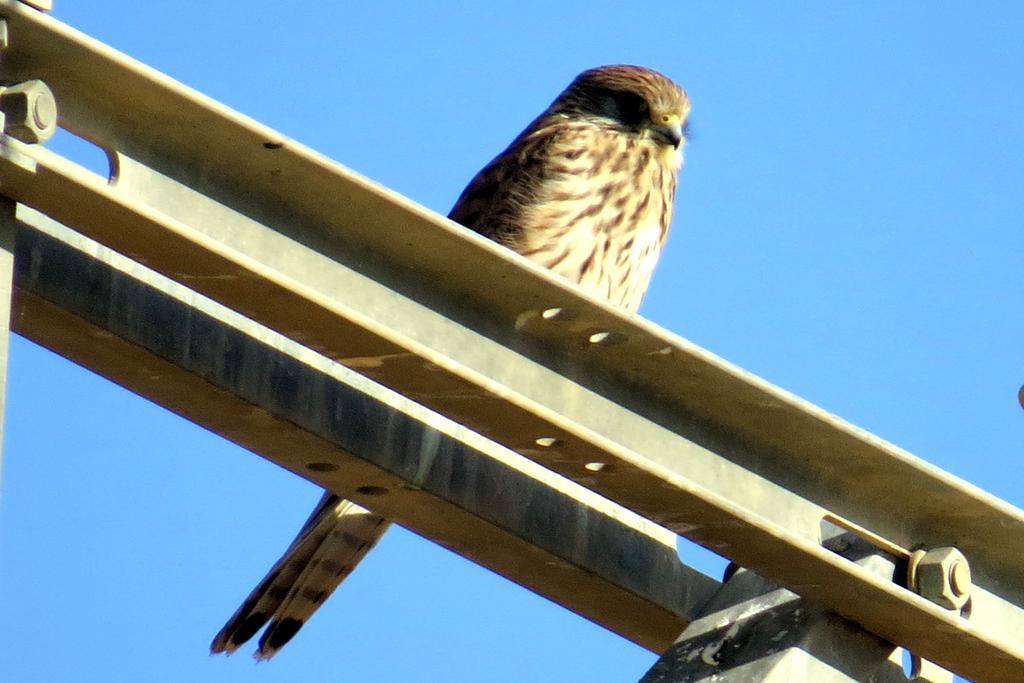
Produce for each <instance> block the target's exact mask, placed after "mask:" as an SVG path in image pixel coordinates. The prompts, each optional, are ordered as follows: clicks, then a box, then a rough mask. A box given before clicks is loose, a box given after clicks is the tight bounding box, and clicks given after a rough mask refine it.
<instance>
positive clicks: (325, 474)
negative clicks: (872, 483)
mask: <svg viewBox="0 0 1024 683" xmlns="http://www.w3.org/2000/svg"><path fill="white" fill-rule="evenodd" d="M16 254H17V259H16V278H15V285H16V287H17V289H16V298H15V301H16V307H15V310H16V317H15V329H16V331H17V332H19V333H20V334H23V335H24V336H26V337H28V338H29V339H31V340H33V341H35V342H37V343H39V344H41V345H43V346H45V347H47V348H49V349H52V350H53V351H56V352H57V353H59V354H61V355H63V356H65V357H67V358H69V359H71V360H73V361H74V362H76V363H78V364H79V365H82V366H84V367H86V368H88V369H90V370H93V371H94V372H97V373H98V374H100V375H103V376H104V377H107V378H109V379H111V380H113V381H115V382H117V383H118V384H121V385H122V386H124V387H126V388H128V389H130V390H131V391H134V392H135V393H138V394H140V395H141V396H144V397H146V398H148V399H150V400H152V401H154V402H156V403H158V404H160V405H162V406H164V407H166V408H168V409H170V410H172V411H174V412H175V413H177V414H179V415H182V416H183V417H186V418H188V419H190V420H192V421H194V422H196V423H197V424H200V425H202V426H203V427H206V428H207V429H210V430H211V431H214V432H216V433H218V434H220V435H222V436H224V437H226V438H228V439H231V440H232V441H234V442H235V443H238V444H239V445H241V446H243V447H245V448H248V449H250V450H252V451H254V452H256V453H259V454H261V455H264V456H266V457H267V458H269V459H271V460H272V461H274V462H276V463H278V464H280V465H282V466H284V467H286V468H288V469H290V470H291V471H293V472H295V473H296V474H299V475H300V476H303V477H305V478H307V479H309V480H311V481H314V482H316V483H317V484H320V485H321V486H324V487H327V488H330V489H332V490H334V491H337V492H339V493H342V494H343V495H345V496H347V497H350V498H353V499H355V500H357V501H359V502H360V503H362V504H363V505H366V506H367V507H370V508H372V509H374V510H376V511H378V512H381V513H382V514H386V515H388V516H389V517H391V518H392V519H395V520H396V521H398V522H399V523H401V524H403V525H404V526H406V527H408V528H410V529H412V530H413V531H416V532H417V533H420V534H422V535H424V536H427V537H429V538H431V539H433V540H435V541H437V542H438V543H440V544H441V545H443V546H445V547H447V548H450V549H452V550H454V551H455V552H457V553H459V554H460V555H463V556H465V557H467V558H469V559H471V560H473V561H475V562H478V563H479V564H482V565H484V566H485V567H488V568H490V569H492V570H493V571H496V572H498V573H500V574H502V575H504V576H506V577H507V578H509V579H511V580H513V581H516V582H517V583H520V584H522V585H524V586H526V587H528V588H530V589H531V590H534V591H535V592H537V593H539V594H541V595H543V596H545V597H547V598H549V599H551V600H553V601H555V602H557V603H559V604H562V605H564V606H565V607H567V608H569V609H571V610H573V611H575V612H577V613H579V614H581V615H582V616H585V617H587V618H588V619H590V620H592V621H594V622H596V623H598V624H601V625H602V626H605V627H606V628H608V629H610V630H612V631H615V632H616V633H619V634H620V635H622V636H624V637H626V638H628V639H630V640H632V641H633V642H635V643H637V644H639V645H642V646H644V647H647V648H648V649H650V650H652V651H654V652H660V651H661V650H663V649H664V648H665V647H667V646H668V644H669V643H671V642H672V639H673V638H674V637H675V634H676V633H677V632H678V631H679V630H680V629H681V628H682V627H683V626H685V624H686V623H687V622H688V621H689V619H690V618H691V617H692V615H694V614H696V612H697V610H698V609H699V608H700V606H701V605H702V604H703V603H704V602H706V601H707V599H708V598H709V597H710V596H711V595H712V594H713V592H714V591H715V590H716V589H717V587H718V586H719V582H718V581H716V580H714V579H712V578H710V577H707V576H705V575H703V574H701V573H699V572H697V571H695V570H693V569H690V568H689V567H687V566H685V565H683V564H682V563H681V562H680V561H679V557H678V555H677V553H676V547H675V542H676V536H675V534H673V533H671V532H669V531H667V530H665V529H663V528H660V527H658V526H656V525H654V524H652V523H650V522H648V521H646V520H644V519H642V518H640V517H638V516H637V515H634V514H632V513H630V512H629V511H627V510H624V509H622V508H620V507H619V506H617V505H615V504H613V503H610V502H609V501H607V500H605V499H603V498H600V497H599V496H596V495H594V494H592V493H590V492H589V491H587V490H586V489H584V488H582V487H579V486H576V485H573V484H572V483H571V482H568V481H566V480H565V479H562V478H561V477H557V476H555V475H552V474H551V473H550V472H548V471H546V470H544V469H542V468H540V467H537V466H536V465H534V464H533V463H531V462H529V461H527V460H524V459H523V458H521V457H519V456H516V455H515V454H513V453H511V452H509V451H507V450H506V449H504V448H501V447H500V446H498V445H496V444H494V443H491V442H489V441H488V440H486V439H483V438H481V437H480V436H478V435H476V434H474V433H472V432H471V431H469V430H467V429H465V428H463V427H460V426H458V425H456V424H454V423H452V422H450V421H449V420H446V419H445V418H443V417H441V416H439V415H437V414H436V413H433V412H431V411H429V410H427V409H425V408H422V407H421V406H418V405H416V404H415V403H413V402H412V401H409V400H408V399H405V398H402V397H401V396H398V395H396V394H395V393H394V392H392V391H390V390H388V389H386V388H384V387H381V386H380V385H377V384H376V383H374V382H372V381H370V380H367V379H366V378H364V377H362V376H361V375H358V374H357V373H355V372H353V371H351V370H347V369H345V368H344V367H342V366H340V365H338V364H337V363H332V362H331V361H329V360H327V359H326V358H324V357H323V356H320V355H318V354H316V353H313V352H312V351H309V350H308V349H306V348H305V347H303V346H301V345H299V344H296V343H295V342H293V341H291V340H288V339H285V338H284V337H282V336H281V335H279V334H276V333H274V332H272V331H270V330H268V329H267V328H265V327H263V326H261V325H258V324H256V323H254V322H252V321H251V320H247V319H246V318H244V317H242V316H240V315H238V314H237V313H234V312H232V311H230V310H228V309H226V308H224V307H223V306H220V305H218V304H216V303H214V302H212V301H210V300H209V299H206V298H205V297H202V296H198V295H196V294H195V293H194V292H191V291H189V290H188V289H186V288H184V287H181V286H179V285H175V284H174V283H172V282H171V281H169V280H167V278H164V277H162V276H160V275H158V274H156V273H154V272H153V271H151V270H149V269H147V268H145V267H142V266H139V265H138V264H135V263H133V262H131V261H130V260H128V259H126V258H124V257H123V256H120V255H118V254H116V253H113V252H111V251H110V250H109V249H106V248H103V247H101V246H100V245H98V244H96V243H95V242H93V241H91V240H89V239H86V238H84V237H82V236H81V235H78V234H76V233H74V232H72V231H71V230H68V229H67V228H65V227H64V226H61V225H60V224H58V223H56V222H54V221H52V220H50V219H48V218H46V217H45V216H43V215H41V214H39V213H37V212H35V211H33V210H32V209H29V208H27V207H25V206H19V207H18V233H17V250H16Z"/></svg>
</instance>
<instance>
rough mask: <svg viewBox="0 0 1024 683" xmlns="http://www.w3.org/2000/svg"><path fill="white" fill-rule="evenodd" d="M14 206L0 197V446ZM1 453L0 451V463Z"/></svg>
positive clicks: (1, 438)
mask: <svg viewBox="0 0 1024 683" xmlns="http://www.w3.org/2000/svg"><path fill="white" fill-rule="evenodd" d="M16 206H17V205H16V204H15V203H14V202H12V201H11V200H10V199H7V198H6V197H0V444H2V443H3V434H4V419H3V418H4V405H5V403H6V397H7V349H8V346H9V343H10V340H9V338H10V336H11V335H10V331H11V287H12V284H13V274H14V226H15V219H14V212H15V209H16ZM2 461H3V451H2V450H0V462H2Z"/></svg>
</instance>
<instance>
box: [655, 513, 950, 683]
mask: <svg viewBox="0 0 1024 683" xmlns="http://www.w3.org/2000/svg"><path fill="white" fill-rule="evenodd" d="M825 526H826V527H827V529H826V531H825V532H826V533H828V534H829V535H830V536H831V537H830V538H829V539H828V541H826V542H825V545H826V547H828V548H830V549H831V550H833V551H834V552H836V553H837V554H840V555H842V556H843V557H845V558H847V559H848V560H851V561H853V562H856V563H857V564H858V565H860V566H861V567H864V568H865V569H868V570H869V571H871V572H873V573H875V574H878V575H880V576H885V577H886V578H892V577H893V576H894V573H895V572H901V573H902V572H905V570H906V567H905V561H903V560H896V559H894V558H892V557H890V556H888V555H885V554H882V553H881V552H879V551H878V550H877V548H875V547H874V546H872V545H870V544H869V543H867V542H866V541H864V540H863V539H861V538H859V537H857V536H856V535H854V534H852V533H850V532H844V531H842V530H841V529H838V528H837V527H834V526H833V525H831V524H827V523H826V524H825ZM833 534H834V535H833ZM902 654H903V651H902V649H901V648H898V647H896V646H895V645H893V644H892V643H889V642H886V641H885V640H883V639H881V638H879V637H877V636H875V635H872V634H871V633H869V632H867V631H865V630H864V629H862V628H861V627H860V626H858V625H857V624H855V623H854V622H852V621H848V620H847V619H844V618H842V617H840V616H838V615H837V614H835V613H834V612H830V611H829V610H827V609H826V608H824V607H823V606H821V605H820V604H817V603H814V602H812V601H810V600H807V599H805V598H801V597H800V596H798V595H796V594H795V593H793V592H791V591H788V590H786V589H785V588H781V587H779V586H778V584H775V583H773V582H771V581H769V580H767V579H764V578H762V577H761V576H758V575H757V574H755V573H754V572H752V571H748V570H745V569H738V570H737V571H735V572H733V573H732V574H731V576H730V577H729V578H728V580H727V581H726V582H725V583H724V584H723V585H722V588H721V589H720V590H719V591H718V592H717V593H716V594H715V595H714V597H712V598H711V600H709V601H708V603H707V604H706V605H705V606H704V608H703V609H702V610H701V614H700V616H699V617H698V618H697V619H696V620H695V621H693V622H691V623H690V625H689V626H688V627H687V628H686V630H684V631H683V633H682V635H680V636H679V638H678V639H677V640H676V642H675V643H673V644H672V646H671V647H670V648H669V649H668V650H667V651H666V652H665V653H664V654H663V655H662V656H661V659H659V660H658V662H657V663H656V664H655V665H654V666H653V667H652V668H651V670H650V671H648V672H647V674H646V675H645V676H644V677H643V678H642V679H641V682H640V683H684V682H688V681H705V680H714V681H717V682H719V683H750V682H751V681H760V682H762V683H784V682H788V681H808V682H810V681H814V682H815V683H849V682H850V681H858V682H865V683H896V682H905V681H907V680H908V678H907V676H906V675H905V674H904V671H903V665H902ZM915 664H916V665H917V671H915V673H914V674H913V678H911V679H910V680H913V681H919V682H924V681H928V682H930V683H951V682H952V675H951V674H949V673H948V672H946V671H944V670H942V669H939V668H938V667H935V666H934V665H928V666H927V667H924V668H922V667H921V666H920V665H919V663H917V662H915Z"/></svg>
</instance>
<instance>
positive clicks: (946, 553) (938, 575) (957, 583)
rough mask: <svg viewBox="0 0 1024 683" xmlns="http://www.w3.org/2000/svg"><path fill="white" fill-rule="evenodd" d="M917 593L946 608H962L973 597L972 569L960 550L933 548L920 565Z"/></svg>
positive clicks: (918, 568) (918, 567)
mask: <svg viewBox="0 0 1024 683" xmlns="http://www.w3.org/2000/svg"><path fill="white" fill-rule="evenodd" d="M917 592H918V593H920V594H921V595H922V596H923V597H925V598H928V599H929V600H931V601H932V602H934V603H936V604H938V605H942V606H943V607H945V608H946V609H960V608H961V607H963V606H964V605H965V604H966V603H967V599H968V598H969V597H970V595H971V567H970V565H969V564H968V562H967V558H966V557H964V554H963V553H961V552H960V551H959V550H957V549H956V548H951V547H950V548H932V549H931V550H929V551H927V552H926V553H925V554H924V556H923V557H922V558H921V560H920V562H919V563H918V565H917Z"/></svg>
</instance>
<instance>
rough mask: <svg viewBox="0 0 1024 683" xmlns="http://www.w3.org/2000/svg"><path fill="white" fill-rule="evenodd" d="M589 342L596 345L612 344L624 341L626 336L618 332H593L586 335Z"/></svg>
mask: <svg viewBox="0 0 1024 683" xmlns="http://www.w3.org/2000/svg"><path fill="white" fill-rule="evenodd" d="M588 340H589V341H590V343H591V344H595V345H598V346H612V345H613V344H621V343H622V342H624V341H626V336H625V335H623V334H619V333H618V332H595V333H594V334H592V335H590V337H588Z"/></svg>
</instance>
